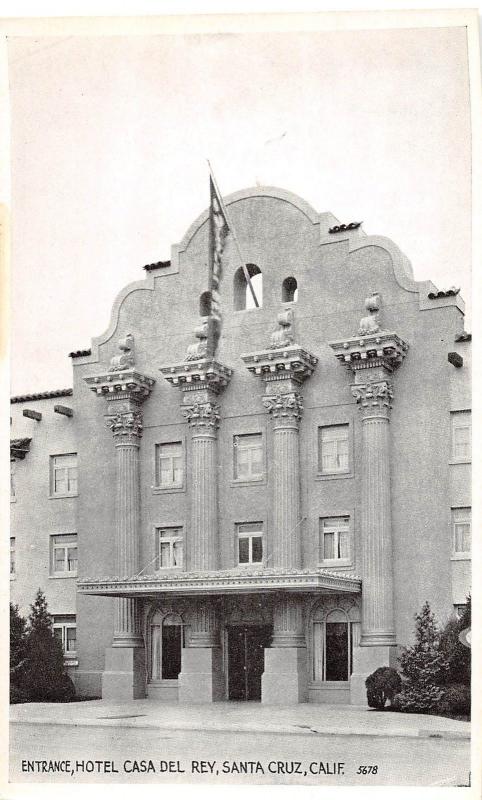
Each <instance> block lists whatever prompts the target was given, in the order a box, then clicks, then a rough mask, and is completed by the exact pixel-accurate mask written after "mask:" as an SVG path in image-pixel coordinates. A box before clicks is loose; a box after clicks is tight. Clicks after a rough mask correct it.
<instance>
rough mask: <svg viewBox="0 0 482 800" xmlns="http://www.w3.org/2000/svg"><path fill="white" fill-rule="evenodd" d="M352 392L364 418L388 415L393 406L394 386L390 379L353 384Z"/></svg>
mask: <svg viewBox="0 0 482 800" xmlns="http://www.w3.org/2000/svg"><path fill="white" fill-rule="evenodd" d="M351 393H352V395H353V397H354V398H355V400H356V402H357V404H358V410H359V411H361V413H362V415H363V417H364V418H366V417H371V416H380V415H383V416H388V414H389V413H390V409H391V407H392V399H393V388H392V385H391V383H390V382H389V381H380V382H378V383H372V382H371V383H366V384H363V385H362V384H358V385H355V386H352V389H351Z"/></svg>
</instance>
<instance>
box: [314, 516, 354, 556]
mask: <svg viewBox="0 0 482 800" xmlns="http://www.w3.org/2000/svg"><path fill="white" fill-rule="evenodd" d="M349 558H350V518H349V517H330V518H329V519H321V520H320V560H321V561H348V560H349Z"/></svg>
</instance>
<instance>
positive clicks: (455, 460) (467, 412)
mask: <svg viewBox="0 0 482 800" xmlns="http://www.w3.org/2000/svg"><path fill="white" fill-rule="evenodd" d="M464 418H465V419H466V420H468V425H467V424H465V425H464V424H462V420H463V419H464ZM457 420H459V421H460V422H459V424H457ZM467 427H468V429H469V441H468V448H469V455H468V456H466V457H464V458H460V457H458V456H457V455H456V441H455V438H456V431H457V430H461V429H464V428H467ZM450 463H451V464H471V463H472V409H470V408H460V409H456V410H454V411H451V412H450Z"/></svg>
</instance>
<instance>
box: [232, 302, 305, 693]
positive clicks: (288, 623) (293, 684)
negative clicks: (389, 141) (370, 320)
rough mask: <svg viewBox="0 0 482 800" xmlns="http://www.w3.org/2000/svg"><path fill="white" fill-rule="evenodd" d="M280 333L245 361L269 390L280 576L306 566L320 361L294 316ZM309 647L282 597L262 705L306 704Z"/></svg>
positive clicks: (275, 558) (284, 320) (294, 604)
mask: <svg viewBox="0 0 482 800" xmlns="http://www.w3.org/2000/svg"><path fill="white" fill-rule="evenodd" d="M277 321H278V325H279V328H278V329H277V330H275V331H274V333H273V334H272V335H271V343H270V345H269V346H268V348H267V349H266V350H262V351H259V352H256V353H247V354H245V355H242V356H241V358H242V359H243V361H244V363H245V364H246V366H247V368H248V370H249V371H250V372H251V373H253V374H254V375H257V376H258V377H260V378H261V380H262V381H263V383H264V384H265V395H264V397H263V405H264V407H265V408H266V409H267V411H268V414H269V416H270V419H271V429H272V454H271V462H272V470H271V480H272V491H273V494H272V497H273V506H272V519H273V530H272V532H271V542H272V551H271V553H268V563H269V564H270V566H272V567H273V568H277V569H279V570H280V571H293V572H294V571H296V570H299V569H300V568H301V566H302V563H301V521H302V512H301V497H300V453H299V431H300V423H301V416H302V412H303V398H302V396H301V394H300V392H299V389H300V387H301V384H302V383H303V382H304V381H305V380H306V379H307V378H309V377H310V375H312V373H313V370H314V369H315V366H316V364H317V361H318V359H317V358H316V357H315V356H313V355H312V354H311V353H308V352H307V351H306V350H303V348H301V347H300V346H299V345H297V344H295V343H294V315H293V312H292V311H291V310H290V311H289V312H283V313H281V314H279V315H278V318H277ZM306 694H307V668H306V641H305V635H304V625H303V600H302V598H301V597H299V596H296V595H293V594H291V593H288V592H284V593H280V594H279V596H278V597H277V598H276V601H275V603H274V605H273V639H272V642H271V646H270V647H268V648H266V649H265V651H264V673H263V676H262V678H261V699H262V702H263V703H272V704H283V703H300V702H303V701H304V700H306Z"/></svg>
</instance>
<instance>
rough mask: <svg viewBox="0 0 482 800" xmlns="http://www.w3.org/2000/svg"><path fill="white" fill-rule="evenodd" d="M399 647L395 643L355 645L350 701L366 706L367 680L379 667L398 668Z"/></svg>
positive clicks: (353, 703)
mask: <svg viewBox="0 0 482 800" xmlns="http://www.w3.org/2000/svg"><path fill="white" fill-rule="evenodd" d="M397 655H398V648H397V647H396V646H394V645H376V646H374V647H355V648H354V649H353V673H352V675H351V677H350V703H351V705H355V706H366V704H367V690H366V686H365V681H366V679H367V678H368V676H369V675H371V674H372V672H375V670H376V669H378V667H394V668H395V669H396V668H397V663H398V662H397Z"/></svg>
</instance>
